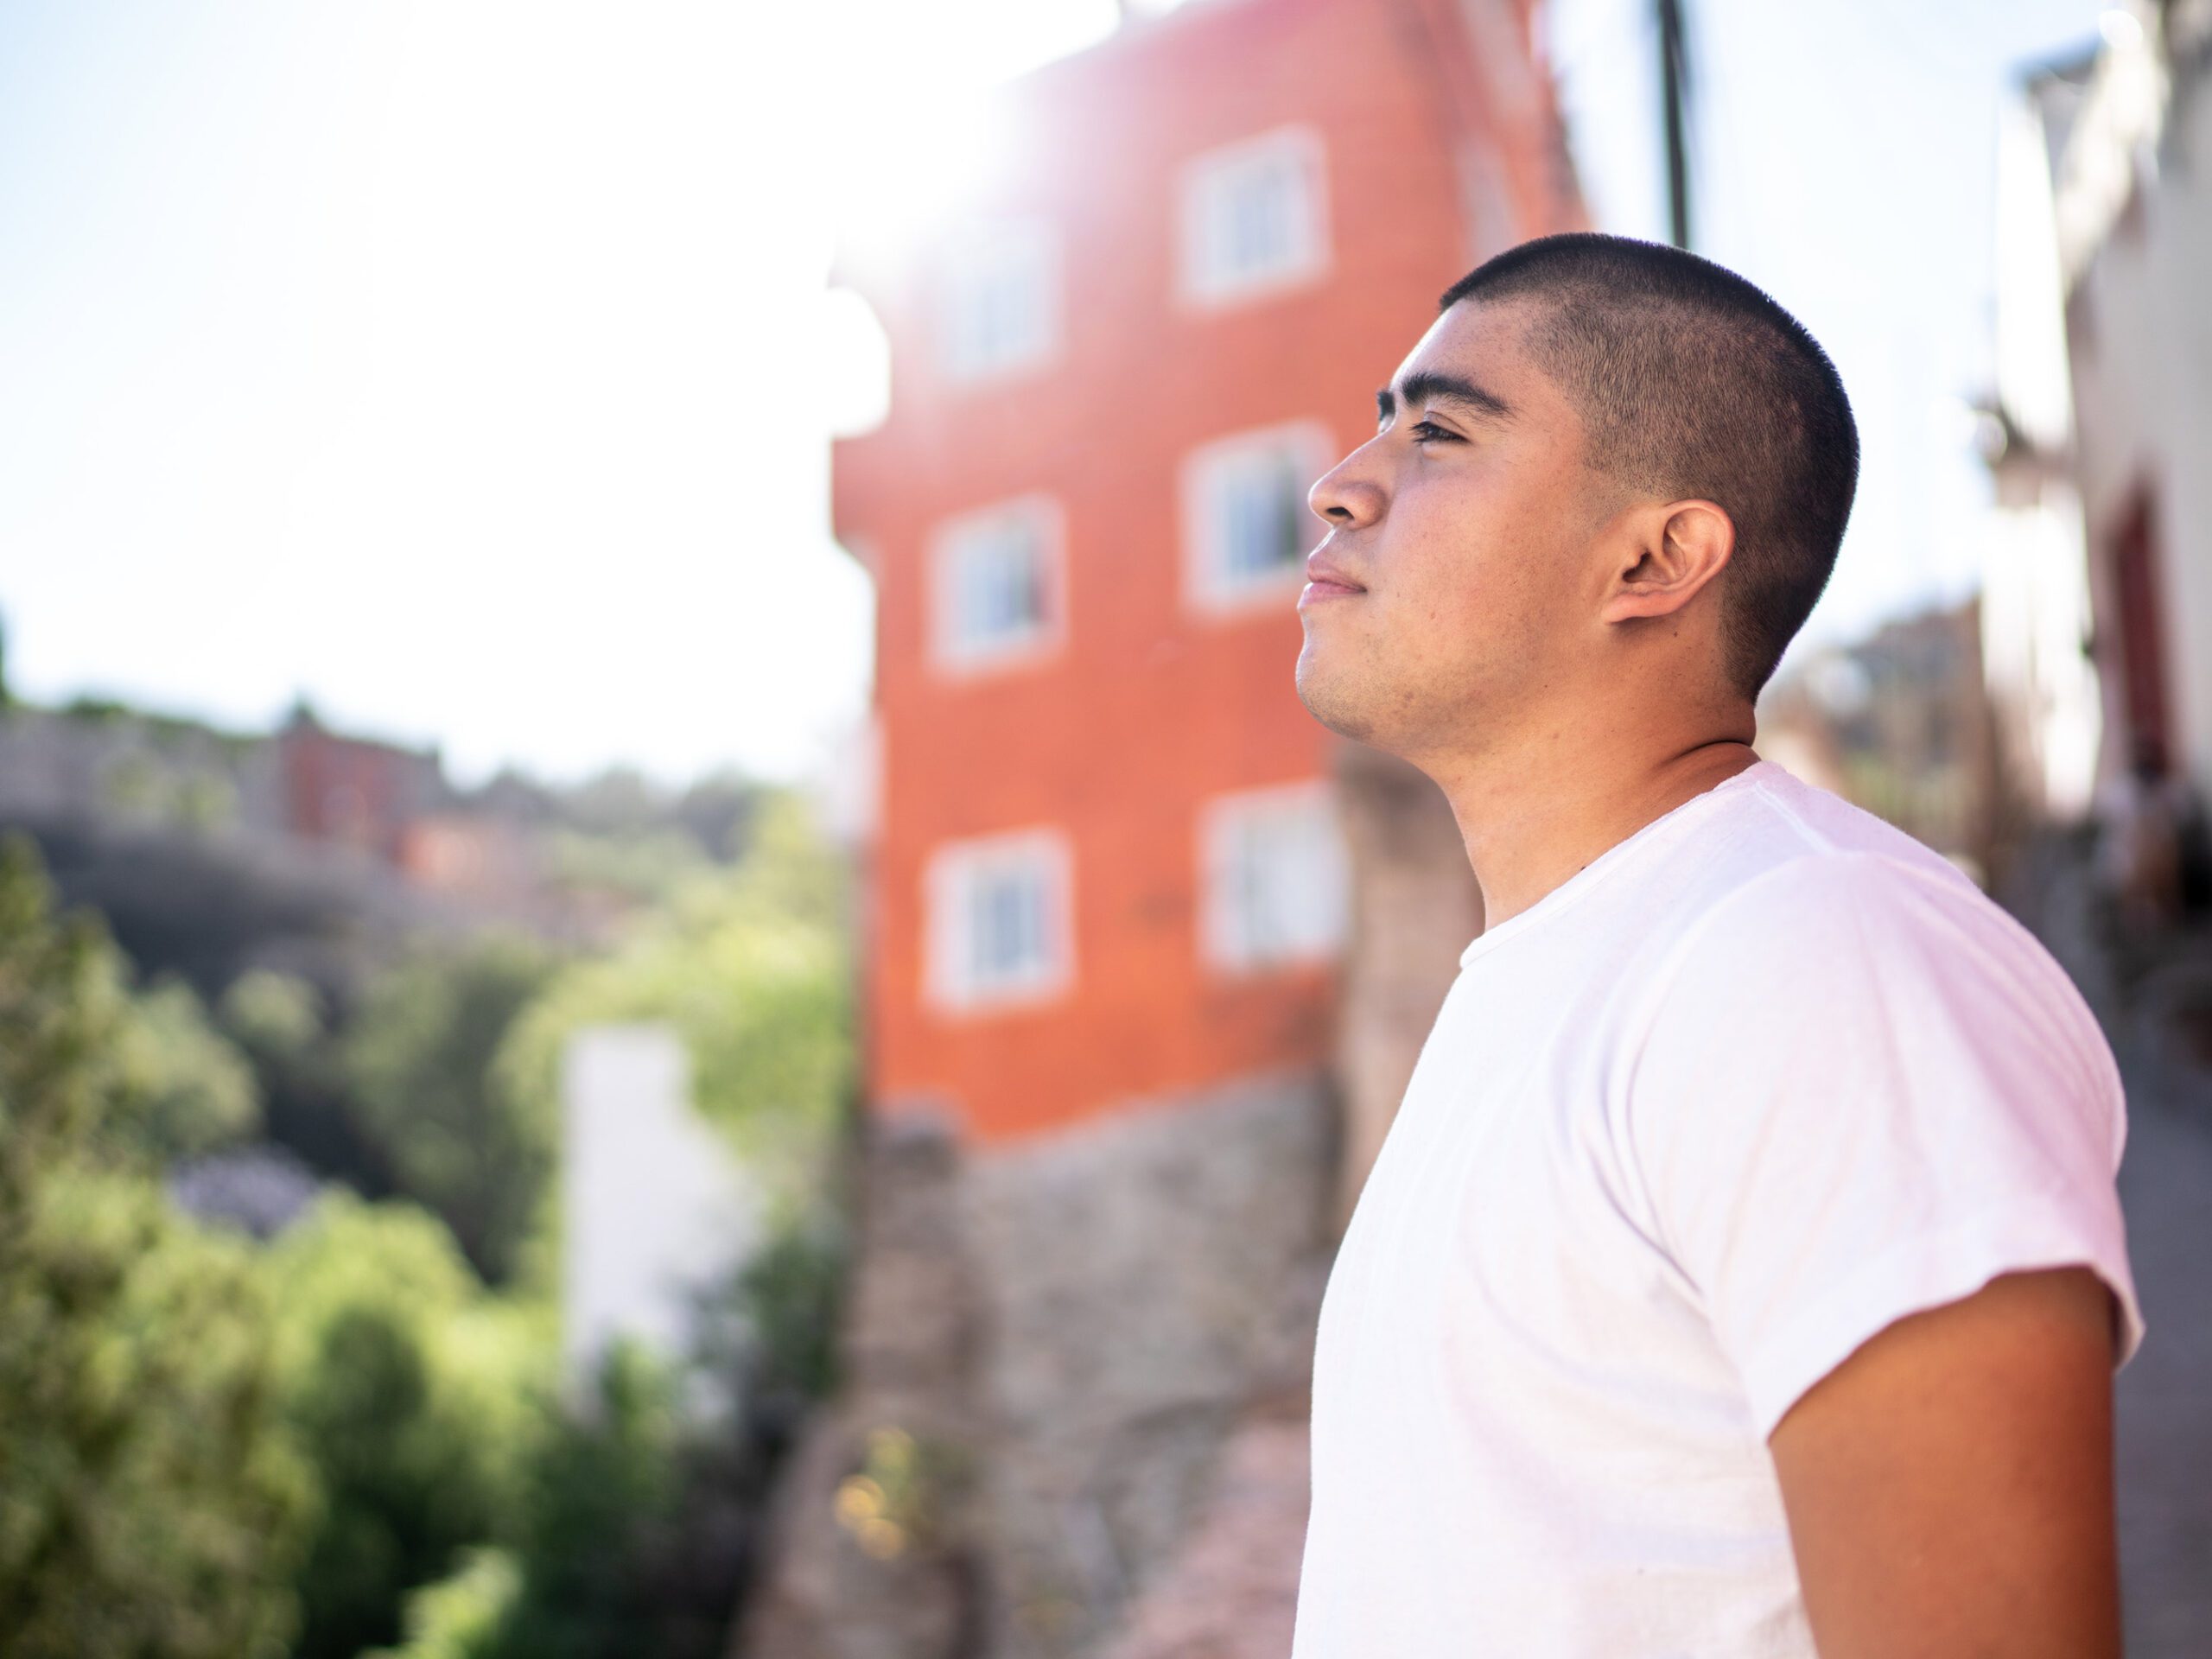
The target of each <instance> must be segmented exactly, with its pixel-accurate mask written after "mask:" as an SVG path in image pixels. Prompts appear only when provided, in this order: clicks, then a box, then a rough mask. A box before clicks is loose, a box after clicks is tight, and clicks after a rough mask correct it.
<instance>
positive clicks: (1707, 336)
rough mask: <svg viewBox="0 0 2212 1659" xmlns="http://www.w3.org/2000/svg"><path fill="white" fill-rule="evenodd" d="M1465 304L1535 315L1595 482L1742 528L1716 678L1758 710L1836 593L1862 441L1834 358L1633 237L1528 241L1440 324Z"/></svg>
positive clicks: (1722, 278)
mask: <svg viewBox="0 0 2212 1659" xmlns="http://www.w3.org/2000/svg"><path fill="white" fill-rule="evenodd" d="M1462 300H1473V301H1478V302H1482V303H1484V304H1491V303H1498V302H1505V301H1509V300H1512V301H1525V302H1532V303H1533V304H1534V305H1535V307H1536V308H1537V315H1536V318H1535V321H1534V323H1533V324H1532V326H1531V327H1530V328H1529V334H1528V346H1529V353H1530V355H1531V356H1532V357H1533V358H1534V359H1535V362H1536V365H1537V366H1538V367H1539V368H1540V369H1541V370H1542V371H1543V372H1545V373H1546V374H1548V375H1549V376H1550V377H1551V378H1552V379H1553V380H1554V382H1555V383H1556V384H1557V385H1559V387H1560V391H1563V392H1564V393H1565V394H1566V396H1567V401H1568V402H1569V403H1570V404H1573V407H1574V409H1575V411H1576V412H1577V413H1578V414H1579V415H1580V416H1581V417H1582V424H1583V429H1584V433H1585V436H1586V441H1587V443H1588V453H1589V460H1590V463H1591V465H1592V467H1595V468H1596V469H1597V470H1599V472H1601V473H1605V474H1608V475H1610V476H1612V477H1615V478H1618V479H1619V480H1621V481H1622V482H1624V484H1626V485H1628V486H1630V487H1631V488H1633V489H1636V490H1638V491H1646V492H1649V493H1652V494H1655V495H1657V496H1660V497H1662V498H1664V499H1688V498H1692V497H1695V498H1698V499H1703V500H1708V501H1712V502H1713V503H1715V504H1716V505H1719V506H1720V507H1721V508H1722V509H1723V510H1724V511H1726V513H1727V514H1728V516H1729V518H1731V519H1732V520H1733V521H1734V523H1735V526H1736V547H1735V551H1734V553H1733V554H1732V556H1730V559H1729V562H1728V567H1727V569H1725V570H1724V571H1722V573H1721V575H1720V588H1719V602H1720V607H1721V613H1720V614H1721V637H1722V644H1723V650H1724V655H1725V658H1726V661H1725V663H1724V671H1725V672H1726V675H1727V677H1728V680H1729V682H1730V683H1731V685H1732V687H1733V688H1734V689H1735V690H1738V691H1740V692H1741V693H1742V694H1743V695H1744V696H1745V697H1746V698H1747V699H1756V698H1757V697H1758V694H1759V690H1760V688H1761V687H1763V686H1764V684H1765V683H1766V682H1767V679H1768V677H1770V675H1772V674H1773V672H1774V668H1775V664H1777V663H1778V662H1780V661H1781V660H1782V653H1783V649H1784V647H1786V646H1787V645H1789V641H1790V639H1791V638H1792V637H1793V636H1794V635H1795V634H1796V632H1797V630H1798V629H1799V628H1800V627H1802V626H1804V622H1805V619H1806V618H1807V617H1808V615H1810V614H1811V613H1812V609H1813V606H1814V603H1815V601H1817V600H1818V599H1819V598H1820V596H1821V589H1823V588H1826V587H1827V581H1828V576H1829V575H1830V573H1831V572H1833V571H1834V569H1835V556H1836V550H1837V548H1838V547H1839V546H1840V545H1841V543H1842V541H1843V527H1844V524H1845V523H1846V521H1847V520H1848V519H1849V518H1850V517H1851V498H1852V495H1853V492H1854V491H1855V490H1856V489H1857V487H1858V483H1859V429H1858V426H1857V424H1856V423H1854V422H1853V419H1852V416H1851V401H1850V399H1849V398H1847V397H1845V396H1844V391H1843V381H1842V379H1841V378H1840V377H1839V376H1838V375H1837V373H1836V372H1835V365H1834V364H1833V363H1831V362H1829V361H1828V357H1827V353H1826V352H1823V351H1822V350H1821V347H1820V344H1819V342H1818V341H1816V340H1814V338H1813V337H1812V335H1810V334H1808V333H1806V332H1805V329H1804V327H1803V326H1802V324H1801V323H1799V322H1798V321H1797V320H1796V318H1795V317H1793V316H1791V315H1789V313H1788V312H1787V311H1785V310H1783V308H1781V307H1780V306H1779V305H1777V304H1776V303H1775V302H1774V301H1773V300H1772V299H1770V297H1769V296H1767V295H1766V294H1765V293H1764V292H1762V291H1761V290H1760V289H1758V288H1757V287H1755V286H1754V285H1753V284H1751V283H1747V282H1745V280H1744V279H1743V278H1742V277H1738V276H1737V275H1736V273H1735V272H1733V271H1732V270H1724V269H1723V268H1722V267H1720V266H1719V265H1716V264H1713V262H1712V261H1711V260H1709V259H1700V258H1699V257H1697V256H1696V255H1695V254H1694V253H1686V252H1684V251H1682V250H1681V249H1679V248H1670V247H1665V246H1662V245H1659V244H1657V243H1654V242H1637V241H1633V240H1631V239H1630V238H1626V237H1618V236H1601V235H1597V234H1594V233H1592V232H1571V233H1569V234H1567V235H1563V236H1547V237H1542V238H1538V239H1537V240H1535V241H1533V242H1524V243H1522V244H1521V245H1520V246H1518V247H1515V248H1510V249H1508V250H1507V251H1505V252H1503V253H1501V254H1499V255H1498V256H1497V257H1496V258H1494V259H1492V260H1491V261H1489V262H1488V263H1487V264H1484V265H1482V266H1480V267H1479V268H1478V269H1477V270H1474V271H1473V272H1471V274H1469V275H1468V276H1465V277H1461V278H1460V279H1459V281H1458V282H1457V283H1453V284H1452V287H1451V288H1450V289H1447V290H1446V293H1445V295H1444V298H1443V300H1442V302H1440V307H1439V308H1440V310H1444V311H1448V310H1450V309H1451V308H1452V307H1453V306H1454V305H1457V304H1458V303H1459V302H1460V301H1462Z"/></svg>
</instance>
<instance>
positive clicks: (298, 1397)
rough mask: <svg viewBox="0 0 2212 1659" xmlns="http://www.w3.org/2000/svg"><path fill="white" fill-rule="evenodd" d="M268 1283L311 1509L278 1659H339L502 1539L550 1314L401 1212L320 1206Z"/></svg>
mask: <svg viewBox="0 0 2212 1659" xmlns="http://www.w3.org/2000/svg"><path fill="white" fill-rule="evenodd" d="M268 1270H269V1278H270V1285H271V1287H273V1289H274V1291H275V1293H276V1294H277V1297H278V1298H279V1299H280V1300H281V1301H282V1303H283V1307H284V1309H285V1320H284V1328H283V1341H282V1345H281V1347H280V1350H279V1352H280V1357H281V1360H282V1366H281V1378H282V1385H283V1403H284V1409H285V1415H286V1418H287V1421H289V1424H290V1425H291V1427H292V1429H293V1432H294V1433H295V1435H296V1438H297V1440H298V1441H299V1444H300V1445H301V1446H302V1449H303V1450H304V1451H305V1452H306V1453H307V1455H308V1458H309V1459H310V1460H311V1462H312V1463H313V1465H314V1466H315V1471H316V1474H317V1477H318V1478H319V1480H320V1482H321V1489H322V1494H323V1506H322V1514H321V1521H320V1522H319V1524H318V1525H317V1527H316V1529H315V1533H314V1535H313V1538H312V1541H311V1544H310V1547H309V1549H308V1554H307V1558H306V1560H305V1561H304V1563H303V1565H302V1571H301V1573H300V1578H299V1587H300V1595H301V1600H302V1630H301V1633H300V1637H299V1640H298V1643H297V1644H296V1648H295V1649H294V1659H353V1655H355V1654H356V1653H358V1652H359V1651H360V1649H362V1648H364V1647H365V1646H368V1645H370V1644H372V1643H383V1642H390V1641H391V1640H392V1639H394V1638H395V1637H397V1635H398V1634H399V1615H400V1609H401V1606H402V1604H403V1601H404V1598H405V1596H406V1595H407V1592H409V1591H410V1590H412V1589H414V1588H415V1587H416V1586H420V1585H422V1584H424V1583H427V1582H429V1581H430V1580H435V1579H437V1578H439V1577H441V1576H442V1575H443V1574H444V1573H447V1572H448V1570H449V1568H450V1567H451V1566H452V1564H453V1562H454V1560H455V1559H456V1558H457V1557H458V1554H459V1553H460V1552H461V1550H462V1549H463V1548H465V1547H467V1546H470V1545H474V1544H477V1543H480V1542H481V1541H483V1540H485V1539H486V1538H488V1537H490V1536H492V1535H493V1533H494V1532H495V1531H496V1530H498V1529H499V1527H500V1526H501V1525H502V1523H503V1522H504V1520H505V1516H506V1513H507V1511H508V1510H509V1508H510V1506H511V1505H512V1502H513V1501H514V1494H515V1485H516V1482H517V1481H518V1479H519V1473H518V1471H519V1469H520V1467H521V1464H522V1459H523V1456H524V1451H525V1449H526V1446H527V1444H528V1440H529V1436H530V1434H531V1427H532V1424H533V1422H534V1421H535V1417H536V1414H537V1412H538V1411H539V1410H540V1409H541V1407H540V1406H539V1404H538V1402H540V1401H542V1400H543V1398H544V1397H545V1396H547V1395H549V1394H550V1386H551V1381H552V1367H551V1359H552V1351H553V1348H554V1342H553V1331H552V1320H551V1314H550V1310H547V1309H542V1308H531V1307H529V1306H518V1305H515V1304H512V1303H504V1302H501V1301H499V1300H496V1299H494V1298H493V1297H491V1296H489V1295H488V1294H486V1292H485V1291H484V1289H483V1287H481V1286H480V1284H479V1283H478V1281H477V1280H476V1277H475V1274H474V1273H473V1272H472V1271H471V1270H470V1268H469V1267H468V1264H467V1262H465V1261H463V1260H462V1259H461V1255H460V1252H459V1251H458V1250H457V1249H455V1248H454V1242H453V1240H452V1238H451V1236H449V1235H448V1233H447V1231H446V1230H445V1229H444V1228H443V1227H442V1225H440V1224H439V1223H438V1221H437V1220H436V1218H435V1217H432V1216H429V1215H428V1214H426V1213H424V1212H423V1211H420V1210H417V1209H416V1208H414V1207H413V1206H411V1205H400V1204H382V1205H366V1204H362V1203H360V1202H359V1201H358V1200H356V1199H353V1198H346V1197H342V1196H340V1197H332V1198H325V1199H324V1200H322V1202H321V1204H319V1205H317V1207H316V1210H315V1214H314V1215H313V1217H311V1218H310V1219H309V1220H308V1221H307V1222H306V1223H305V1224H302V1225H301V1226H299V1227H296V1228H295V1229H293V1230H291V1231H290V1232H289V1233H287V1234H286V1235H285V1236H283V1238H282V1239H281V1240H280V1241H279V1242H278V1243H277V1246H276V1247H275V1248H274V1249H272V1250H271V1252H270V1259H269V1262H268Z"/></svg>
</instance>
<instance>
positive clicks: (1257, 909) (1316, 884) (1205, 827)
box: [1198, 779, 1351, 973]
mask: <svg viewBox="0 0 2212 1659" xmlns="http://www.w3.org/2000/svg"><path fill="white" fill-rule="evenodd" d="M1198 884H1199V885H1198V891H1199V893H1200V903H1199V938H1198V949H1199V954H1200V956H1201V957H1203V958H1204V960H1205V962H1206V963H1207V964H1208V965H1209V966H1211V967H1212V968H1214V969H1217V970H1219V971H1222V972H1225V973H1251V972H1255V971H1258V970H1260V969H1267V968H1271V967H1276V966H1280V965H1283V964H1287V963H1300V962H1317V961H1326V960H1327V959H1329V958H1330V957H1334V956H1335V955H1336V954H1337V953H1338V950H1341V949H1342V947H1343V945H1344V937H1345V933H1346V931H1347V927H1348V924H1349V918H1350V913H1351V872H1350V861H1349V859H1348V858H1347V856H1346V854H1345V849H1344V836H1343V831H1342V829H1341V828H1340V826H1339V824H1338V818H1337V809H1336V798H1335V795H1334V793H1333V791H1332V790H1331V789H1330V786H1329V785H1328V783H1327V781H1326V780H1325V779H1309V780H1307V781H1306V782H1303V783H1297V784H1286V785H1276V786H1274V787H1272V788H1268V789H1254V790H1243V791H1239V792H1237V793H1236V794H1233V795H1217V796H1216V797H1215V798H1213V799H1211V801H1208V802H1207V803H1206V804H1205V806H1204V808H1202V809H1201V810H1200V812H1199V815H1198Z"/></svg>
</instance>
